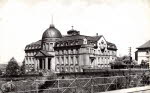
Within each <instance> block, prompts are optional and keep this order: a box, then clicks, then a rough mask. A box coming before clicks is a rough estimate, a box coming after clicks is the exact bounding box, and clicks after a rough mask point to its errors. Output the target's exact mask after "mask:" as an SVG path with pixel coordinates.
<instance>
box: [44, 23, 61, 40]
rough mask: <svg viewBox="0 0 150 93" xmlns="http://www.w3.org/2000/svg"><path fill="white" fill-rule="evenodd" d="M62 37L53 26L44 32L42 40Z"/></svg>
mask: <svg viewBox="0 0 150 93" xmlns="http://www.w3.org/2000/svg"><path fill="white" fill-rule="evenodd" d="M61 37H62V35H61V33H60V31H59V30H58V29H57V28H55V26H54V25H53V24H51V25H50V27H49V28H48V29H47V30H45V31H44V33H43V35H42V39H44V38H61Z"/></svg>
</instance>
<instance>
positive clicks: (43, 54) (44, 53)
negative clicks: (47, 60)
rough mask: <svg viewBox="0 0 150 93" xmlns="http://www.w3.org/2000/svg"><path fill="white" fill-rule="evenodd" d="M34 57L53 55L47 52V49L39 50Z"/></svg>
mask: <svg viewBox="0 0 150 93" xmlns="http://www.w3.org/2000/svg"><path fill="white" fill-rule="evenodd" d="M35 57H54V56H53V55H51V54H49V53H48V52H47V51H44V50H40V51H39V52H38V53H37V54H36V55H35Z"/></svg>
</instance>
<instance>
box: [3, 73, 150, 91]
mask: <svg viewBox="0 0 150 93" xmlns="http://www.w3.org/2000/svg"><path fill="white" fill-rule="evenodd" d="M13 84H14V85H16V87H15V92H10V93H95V92H104V91H110V90H117V89H126V88H132V87H138V86H145V85H149V84H150V78H149V77H148V76H146V75H126V76H111V77H90V78H75V79H54V80H34V81H27V82H20V81H18V82H16V81H13ZM2 90H3V89H2Z"/></svg>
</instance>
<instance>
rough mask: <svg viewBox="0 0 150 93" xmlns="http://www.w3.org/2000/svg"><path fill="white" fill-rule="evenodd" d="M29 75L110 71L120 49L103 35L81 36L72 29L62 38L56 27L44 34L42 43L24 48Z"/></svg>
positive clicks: (52, 26) (38, 42)
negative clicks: (98, 70)
mask: <svg viewBox="0 0 150 93" xmlns="http://www.w3.org/2000/svg"><path fill="white" fill-rule="evenodd" d="M25 53H26V56H25V65H26V72H29V71H32V69H34V70H35V71H53V72H56V73H57V72H58V73H60V72H82V71H83V68H85V67H91V68H105V67H108V68H109V67H110V66H109V62H111V61H113V60H115V59H116V54H117V47H116V45H115V44H113V43H110V42H108V41H107V40H106V39H105V38H104V36H103V35H98V34H96V35H95V36H86V35H80V31H77V30H74V29H73V28H72V29H71V30H69V31H67V35H62V34H61V33H60V31H59V30H58V29H57V28H55V26H54V25H53V24H51V25H50V27H49V28H48V29H47V30H45V31H44V33H43V35H42V39H41V40H39V41H37V42H34V43H31V44H28V45H26V47H25Z"/></svg>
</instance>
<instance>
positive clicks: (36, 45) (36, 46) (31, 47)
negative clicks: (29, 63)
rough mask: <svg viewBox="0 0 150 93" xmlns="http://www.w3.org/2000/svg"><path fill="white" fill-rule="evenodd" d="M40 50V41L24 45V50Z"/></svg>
mask: <svg viewBox="0 0 150 93" xmlns="http://www.w3.org/2000/svg"><path fill="white" fill-rule="evenodd" d="M35 49H41V40H38V41H36V42H33V43H31V44H28V45H26V47H25V50H35Z"/></svg>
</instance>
